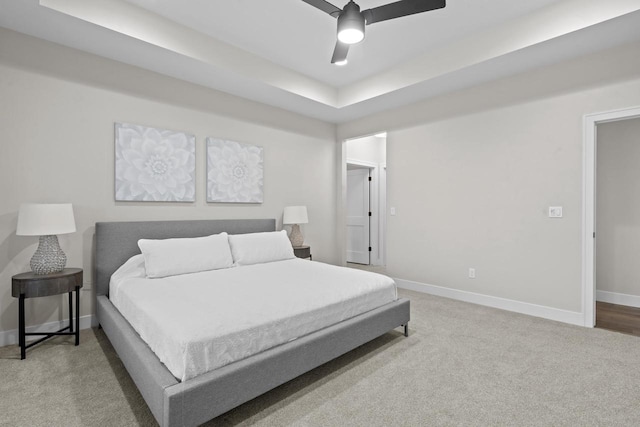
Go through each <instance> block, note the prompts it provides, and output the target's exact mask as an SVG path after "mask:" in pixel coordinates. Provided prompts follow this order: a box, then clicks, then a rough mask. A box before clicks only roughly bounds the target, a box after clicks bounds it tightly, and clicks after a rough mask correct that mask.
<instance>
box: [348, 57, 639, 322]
mask: <svg viewBox="0 0 640 427" xmlns="http://www.w3.org/2000/svg"><path fill="white" fill-rule="evenodd" d="M639 47H640V45H638V44H635V45H628V46H623V47H620V48H616V49H612V50H609V51H604V52H601V53H599V54H595V55H589V56H585V57H582V58H578V59H575V60H571V61H567V62H563V63H559V64H555V65H552V66H548V67H544V68H540V69H538V70H533V71H530V72H527V73H523V74H520V75H516V76H513V77H509V78H504V79H501V80H498V81H495V82H490V83H487V84H484V85H480V86H476V87H473V88H468V89H463V90H459V91H457V92H453V93H450V94H447V95H446V96H441V97H436V98H432V99H428V100H425V101H421V102H418V103H416V104H414V105H411V106H408V107H402V108H398V109H395V110H393V111H388V112H385V113H380V114H376V115H372V116H369V117H366V118H364V119H361V120H358V121H354V122H350V123H346V124H343V125H339V126H338V136H339V138H341V139H342V140H346V139H349V138H352V137H355V136H357V135H367V134H372V133H375V132H378V131H381V130H387V131H388V136H387V195H388V199H387V206H389V207H391V206H394V207H395V208H396V209H397V215H396V216H389V215H388V213H387V224H388V232H387V271H389V273H390V274H391V275H392V276H394V277H396V278H400V279H406V280H409V281H412V282H417V283H418V284H426V285H435V286H439V287H441V288H444V289H445V290H449V291H451V292H458V293H457V294H456V295H460V293H459V292H460V291H462V292H464V295H466V296H468V297H469V299H470V300H474V301H487V299H486V298H485V299H484V300H483V299H482V297H484V296H489V297H494V299H493V300H491V303H496V304H497V305H499V306H502V307H505V308H509V307H516V309H517V310H519V309H520V308H522V307H523V306H526V307H528V309H530V310H529V311H530V312H533V311H536V312H538V313H542V315H548V314H549V312H554V313H561V315H558V316H556V317H557V318H560V317H562V316H564V315H565V314H567V316H565V317H564V318H570V319H572V321H574V322H576V323H578V322H580V319H581V317H580V312H581V311H582V280H581V279H582V276H581V272H582V258H581V255H582V202H583V198H582V196H583V182H582V173H583V165H582V162H583V159H582V156H583V117H584V115H585V114H589V113H597V112H602V111H611V110H616V109H621V108H628V107H635V106H639V105H640V58H639V56H638V55H637V52H638V48H639ZM549 206H563V207H564V218H562V219H550V218H548V217H547V213H548V212H547V210H548V207H549ZM469 267H473V268H475V269H476V276H477V277H476V279H469V278H468V277H467V276H468V268H469ZM514 301H515V302H517V303H518V304H520V305H517V304H516V305H514V304H512V303H511V302H514ZM545 310H546V311H545Z"/></svg>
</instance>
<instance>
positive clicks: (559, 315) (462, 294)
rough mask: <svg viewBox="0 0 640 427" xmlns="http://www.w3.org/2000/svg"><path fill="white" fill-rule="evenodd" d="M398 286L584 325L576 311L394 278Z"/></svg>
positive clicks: (582, 316) (581, 315)
mask: <svg viewBox="0 0 640 427" xmlns="http://www.w3.org/2000/svg"><path fill="white" fill-rule="evenodd" d="M394 280H395V281H396V284H397V285H398V287H399V288H403V289H409V290H411V291H417V292H423V293H426V294H431V295H437V296H440V297H445V298H451V299H455V300H459V301H465V302H470V303H473V304H479V305H485V306H488V307H493V308H499V309H502V310H507V311H513V312H516V313H521V314H527V315H529V316H535V317H542V318H544V319H549V320H556V321H558V322H564V323H570V324H572V325H578V326H584V315H583V314H582V313H581V312H577V311H568V310H561V309H559V308H553V307H546V306H543V305H536V304H530V303H527V302H521V301H516V300H510V299H506V298H500V297H494V296H490V295H483V294H477V293H474V292H468V291H461V290H459V289H452V288H445V287H442V286H435V285H428V284H426V283H419V282H413V281H411V280H403V279H394Z"/></svg>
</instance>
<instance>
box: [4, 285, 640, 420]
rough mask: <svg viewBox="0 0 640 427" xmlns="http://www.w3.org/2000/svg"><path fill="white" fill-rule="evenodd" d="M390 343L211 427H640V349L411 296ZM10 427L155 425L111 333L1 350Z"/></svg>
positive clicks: (634, 342) (596, 334)
mask: <svg viewBox="0 0 640 427" xmlns="http://www.w3.org/2000/svg"><path fill="white" fill-rule="evenodd" d="M401 294H402V295H404V296H408V297H409V298H411V304H412V314H411V315H412V321H411V324H410V326H411V328H410V330H411V336H410V337H409V338H405V337H403V336H402V335H401V334H400V333H399V332H397V333H395V332H393V333H389V334H386V335H385V336H383V337H381V338H379V339H377V340H375V341H373V342H371V343H369V344H367V345H365V346H363V347H361V348H359V349H356V350H355V351H353V352H351V353H349V354H347V355H345V356H343V357H341V358H339V359H337V360H335V361H333V362H331V363H328V364H326V365H324V366H321V367H320V368H318V369H315V370H314V371H312V372H310V373H308V374H306V375H304V376H302V377H300V378H297V379H295V380H293V381H291V382H289V383H287V384H285V385H283V386H281V387H279V388H277V389H276V390H273V391H271V392H269V393H267V394H266V395H263V396H261V397H259V398H257V399H255V400H253V401H251V402H249V403H247V404H245V405H242V406H241V407H239V408H237V409H235V410H233V411H231V412H229V413H227V414H225V415H223V416H221V417H219V418H218V419H216V420H214V421H212V422H211V423H209V424H208V425H211V426H232V425H243V426H245V425H257V426H289V425H291V426H345V425H353V426H533V425H536V426H638V425H640V338H637V337H633V336H628V335H622V334H618V333H614V332H608V331H604V330H598V329H586V328H580V327H574V326H569V325H565V324H561V323H556V322H551V321H547V320H543V319H538V318H534V317H528V316H523V315H518V314H513V313H509V312H504V311H500V310H494V309H490V308H486V307H481V306H476V305H472V304H466V303H462V302H457V301H452V300H448V299H444V298H438V297H433V296H428V295H424V294H419V293H415V292H409V291H401ZM0 425H2V426H136V425H145V426H146V425H155V421H154V420H153V417H152V416H151V414H150V412H149V410H148V409H147V407H146V405H145V403H144V401H143V400H142V398H141V397H140V395H139V394H138V392H137V390H136V388H135V386H134V385H133V383H132V382H131V380H130V378H129V376H128V375H127V373H126V372H125V370H124V368H123V367H122V365H121V364H120V362H119V360H118V358H117V356H116V355H115V353H114V352H113V349H112V348H111V345H110V344H109V342H108V340H106V338H105V336H104V334H103V333H102V331H99V330H85V331H83V332H82V337H81V344H80V346H79V347H75V346H73V345H72V343H71V341H70V340H69V339H68V338H66V337H60V338H56V339H55V340H51V341H49V342H48V343H46V344H43V345H40V346H38V347H36V348H33V349H30V350H29V351H28V353H27V359H26V360H23V361H20V360H19V352H18V349H17V347H16V346H9V347H4V348H0Z"/></svg>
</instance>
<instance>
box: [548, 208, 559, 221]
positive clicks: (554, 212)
mask: <svg viewBox="0 0 640 427" xmlns="http://www.w3.org/2000/svg"><path fill="white" fill-rule="evenodd" d="M549 218H562V206H549Z"/></svg>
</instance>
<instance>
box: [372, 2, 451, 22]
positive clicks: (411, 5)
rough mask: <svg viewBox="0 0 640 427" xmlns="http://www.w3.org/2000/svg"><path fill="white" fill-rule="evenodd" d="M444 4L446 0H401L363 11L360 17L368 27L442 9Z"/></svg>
mask: <svg viewBox="0 0 640 427" xmlns="http://www.w3.org/2000/svg"><path fill="white" fill-rule="evenodd" d="M446 3H447V2H446V0H401V1H397V2H395V3H389V4H385V5H383V6H379V7H374V8H373V9H367V10H363V11H362V15H363V16H364V19H365V20H366V22H367V25H369V24H373V23H375V22H380V21H386V20H389V19H394V18H400V17H401V16H408V15H413V14H416V13H422V12H428V11H430V10H435V9H442V8H443V7H445V6H446V5H447V4H446Z"/></svg>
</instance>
